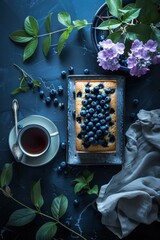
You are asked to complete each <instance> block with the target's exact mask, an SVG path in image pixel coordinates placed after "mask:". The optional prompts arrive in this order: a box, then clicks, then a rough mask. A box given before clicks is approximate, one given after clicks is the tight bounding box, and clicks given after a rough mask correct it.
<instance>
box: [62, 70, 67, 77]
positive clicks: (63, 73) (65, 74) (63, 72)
mask: <svg viewBox="0 0 160 240" xmlns="http://www.w3.org/2000/svg"><path fill="white" fill-rule="evenodd" d="M66 76H67V73H66V71H65V70H62V71H61V77H62V78H66Z"/></svg>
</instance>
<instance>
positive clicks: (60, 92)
mask: <svg viewBox="0 0 160 240" xmlns="http://www.w3.org/2000/svg"><path fill="white" fill-rule="evenodd" d="M57 92H58V94H59V95H62V93H63V87H62V86H58V90H57Z"/></svg>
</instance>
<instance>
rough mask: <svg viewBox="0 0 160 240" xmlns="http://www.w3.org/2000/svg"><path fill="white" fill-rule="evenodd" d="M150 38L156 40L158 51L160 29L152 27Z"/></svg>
mask: <svg viewBox="0 0 160 240" xmlns="http://www.w3.org/2000/svg"><path fill="white" fill-rule="evenodd" d="M151 38H152V39H154V40H156V41H157V43H158V51H160V29H158V28H152V34H151Z"/></svg>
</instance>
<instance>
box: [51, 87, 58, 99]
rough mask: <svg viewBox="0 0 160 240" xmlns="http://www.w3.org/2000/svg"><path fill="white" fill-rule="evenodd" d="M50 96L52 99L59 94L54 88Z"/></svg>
mask: <svg viewBox="0 0 160 240" xmlns="http://www.w3.org/2000/svg"><path fill="white" fill-rule="evenodd" d="M49 94H50V97H51V98H54V97H55V96H56V94H57V91H56V89H54V88H53V89H51V90H50V92H49Z"/></svg>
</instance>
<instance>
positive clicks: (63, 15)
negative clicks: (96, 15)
mask: <svg viewBox="0 0 160 240" xmlns="http://www.w3.org/2000/svg"><path fill="white" fill-rule="evenodd" d="M51 17H52V13H50V14H49V15H48V16H47V17H46V19H45V28H46V31H47V33H45V34H39V23H38V21H37V20H36V19H35V18H34V17H33V16H28V17H26V18H25V20H24V29H23V30H17V31H15V32H13V33H11V34H10V36H9V37H10V39H11V40H12V41H13V42H16V43H21V44H25V48H24V52H23V61H26V60H27V59H29V58H30V57H31V56H32V55H33V54H34V53H35V51H36V49H37V47H38V43H39V38H41V37H44V40H43V44H42V50H43V54H44V56H45V57H47V55H48V53H49V49H50V46H51V40H52V35H53V34H56V33H61V35H60V37H59V39H58V55H60V54H61V52H62V49H63V48H64V45H65V43H66V41H67V40H68V38H69V36H70V33H71V32H72V31H73V29H77V30H80V29H82V28H84V27H86V26H87V25H89V23H88V22H87V20H85V19H84V20H74V21H72V20H71V16H70V14H69V13H67V12H60V13H58V21H59V23H61V24H62V25H63V26H65V28H63V29H59V30H55V31H51Z"/></svg>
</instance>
